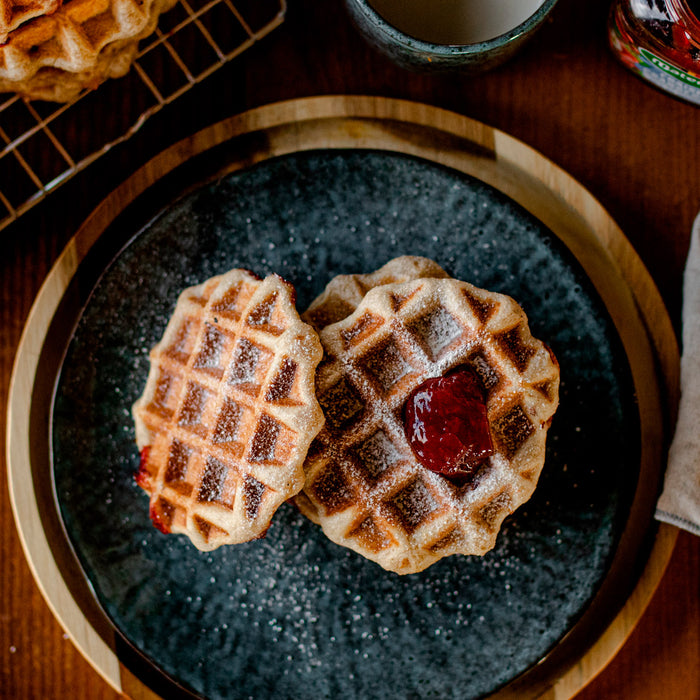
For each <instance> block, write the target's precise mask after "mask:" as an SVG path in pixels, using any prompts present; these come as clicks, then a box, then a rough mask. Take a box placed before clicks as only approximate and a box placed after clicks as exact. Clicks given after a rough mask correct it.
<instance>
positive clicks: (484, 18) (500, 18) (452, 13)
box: [368, 0, 544, 45]
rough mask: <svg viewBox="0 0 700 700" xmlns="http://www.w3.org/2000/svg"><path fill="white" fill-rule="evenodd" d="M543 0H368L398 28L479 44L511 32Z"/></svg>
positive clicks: (452, 41)
mask: <svg viewBox="0 0 700 700" xmlns="http://www.w3.org/2000/svg"><path fill="white" fill-rule="evenodd" d="M543 1H544V0H369V2H368V4H369V5H370V6H371V7H372V8H374V10H375V11H376V12H377V13H378V14H379V15H380V16H381V17H382V18H383V19H384V20H385V21H386V22H388V23H389V24H391V25H392V26H394V27H396V29H398V30H399V31H401V32H403V33H404V34H408V35H409V36H412V37H415V38H416V39H420V40H422V41H428V42H431V43H435V44H445V45H458V44H476V43H479V42H482V41H488V40H489V39H494V38H496V37H497V36H501V35H503V34H506V33H508V32H509V31H511V30H512V29H515V27H517V26H518V25H519V24H521V23H522V22H524V21H525V20H526V19H528V17H530V16H531V15H533V14H534V13H535V12H536V11H537V10H538V9H539V7H540V6H541V5H542V4H543Z"/></svg>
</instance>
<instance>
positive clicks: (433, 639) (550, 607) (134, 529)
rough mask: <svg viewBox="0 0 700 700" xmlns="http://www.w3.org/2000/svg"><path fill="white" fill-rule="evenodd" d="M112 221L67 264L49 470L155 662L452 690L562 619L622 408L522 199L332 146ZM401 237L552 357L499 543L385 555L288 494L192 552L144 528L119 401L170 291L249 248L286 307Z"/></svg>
mask: <svg viewBox="0 0 700 700" xmlns="http://www.w3.org/2000/svg"><path fill="white" fill-rule="evenodd" d="M137 220H138V217H136V218H135V219H134V221H137ZM132 223H133V222H132ZM142 224H143V222H141V225H142ZM120 225H121V228H120V229H119V231H118V232H117V233H114V235H113V236H112V238H111V239H109V240H110V242H109V244H108V245H107V244H105V245H106V247H105V246H104V245H103V247H102V249H101V251H99V254H98V253H95V255H94V256H93V257H90V256H88V258H86V260H85V261H84V263H83V266H90V265H92V266H93V268H92V269H93V272H92V273H91V274H92V277H93V278H94V279H93V282H95V281H96V280H97V278H98V276H99V280H98V281H97V282H96V284H95V286H94V289H93V290H92V293H91V295H90V297H89V300H88V303H87V305H86V307H85V308H84V310H83V312H82V315H81V316H80V318H79V321H78V323H77V326H76V328H75V332H74V334H73V336H72V339H71V340H70V344H69V346H68V348H67V352H66V355H65V358H64V362H63V366H62V370H61V373H60V376H59V379H58V382H57V387H56V393H55V400H54V405H53V415H52V440H53V473H54V479H55V491H56V498H57V501H58V504H59V508H60V514H61V517H62V520H63V523H64V526H65V529H66V531H67V533H68V537H69V539H70V541H71V543H72V545H73V548H74V550H75V552H76V554H77V556H78V558H79V560H80V562H81V564H82V567H83V569H84V571H85V575H86V576H87V578H88V580H89V582H90V584H91V585H92V587H93V589H94V592H95V595H96V597H97V600H98V601H99V603H100V604H101V606H102V607H103V609H104V610H105V611H106V613H107V615H108V616H109V618H110V619H111V621H112V622H113V624H114V626H115V627H116V629H117V630H118V631H119V633H120V634H121V635H123V637H124V639H125V640H127V641H128V642H129V643H130V644H131V645H133V647H134V648H135V649H137V650H138V652H139V653H140V654H142V655H143V656H145V657H146V658H147V659H148V660H149V661H150V664H151V665H152V667H153V668H154V669H157V673H160V674H162V675H163V676H164V677H168V678H170V679H172V680H174V681H175V682H176V683H177V684H178V685H179V686H181V687H182V688H184V689H186V690H188V691H190V692H192V693H195V694H197V695H201V696H206V697H208V698H231V697H235V698H267V697H271V696H272V695H273V694H274V696H275V697H280V698H309V697H317V698H336V697H351V698H390V697H397V698H399V697H400V698H414V697H415V698H426V697H441V698H451V697H454V698H457V697H459V698H472V697H479V696H482V695H485V694H489V693H492V692H493V691H495V690H497V689H499V688H502V687H504V686H506V685H507V684H509V683H511V682H512V681H513V680H514V679H515V678H517V677H518V676H520V675H521V674H523V673H525V672H527V671H528V669H531V668H533V667H534V666H535V665H536V664H537V663H538V662H539V661H540V660H541V659H543V658H544V657H546V656H547V655H548V654H549V653H550V651H551V650H552V649H554V648H556V647H557V645H558V644H559V643H560V642H561V640H562V639H563V638H565V637H566V636H567V635H568V634H569V633H570V632H571V630H572V629H574V628H575V627H576V626H577V625H578V624H579V621H580V620H581V619H582V617H583V616H585V613H586V611H587V610H588V608H589V605H590V603H591V601H592V599H593V597H594V596H595V594H596V592H597V591H598V590H599V588H600V587H601V584H602V582H603V581H604V580H605V578H606V576H607V574H608V572H609V568H610V565H611V561H612V560H613V557H614V555H615V551H616V546H617V544H618V542H619V540H620V537H621V533H622V530H623V528H624V524H625V522H626V519H627V515H628V513H629V508H630V503H631V501H632V498H633V496H634V490H635V488H636V483H637V477H638V473H639V452H640V425H639V415H638V411H637V408H636V403H635V397H634V392H633V388H632V379H631V373H630V368H629V366H628V363H627V359H626V355H625V353H624V350H623V348H622V345H621V342H620V339H619V338H618V336H617V334H616V331H615V328H614V326H613V324H612V322H611V321H610V319H609V317H608V314H607V312H606V310H605V308H604V306H603V304H602V302H601V301H600V299H599V297H598V296H597V293H596V291H595V289H594V288H593V286H592V285H591V284H590V283H589V281H588V279H587V277H586V276H585V274H584V273H583V271H582V269H581V268H580V267H579V265H578V263H577V262H576V261H575V259H574V258H573V256H572V255H571V254H570V253H569V251H568V250H567V249H566V248H565V247H564V246H563V245H562V244H561V243H560V242H559V240H558V239H557V238H556V237H555V236H554V235H553V234H551V233H550V232H549V231H548V230H547V229H546V228H545V227H544V226H543V225H542V224H541V223H540V222H538V221H537V220H535V219H533V218H532V217H531V216H530V215H529V214H528V213H527V212H525V211H524V210H523V209H522V208H520V207H519V206H518V205H517V204H515V203H514V202H513V201H511V200H510V199H508V198H506V197H505V196H504V195H502V194H501V193H499V192H498V191H496V190H494V189H493V188H491V187H489V186H487V185H484V184H483V183H481V182H479V181H477V180H474V179H472V178H470V177H468V176H466V175H464V174H461V173H458V172H456V171H451V170H448V169H445V168H443V167H440V166H437V165H435V164H432V163H430V162H428V161H424V160H419V159H415V158H412V157H407V156H402V155H395V154H391V153H386V152H384V153H379V152H371V151H359V150H351V151H316V152H310V153H303V154H293V155H289V156H284V157H280V158H277V159H272V160H268V161H265V162H263V163H262V164H260V165H257V166H254V167H251V168H248V169H246V170H243V171H239V172H236V173H233V174H230V175H228V176H226V177H224V178H222V179H220V180H218V181H217V182H216V183H214V184H209V185H205V186H202V187H201V188H199V189H197V190H195V191H194V192H192V193H190V194H188V195H186V196H185V197H184V198H182V199H180V200H178V201H177V202H175V203H174V204H172V205H170V206H168V207H167V208H166V209H165V210H164V211H162V212H161V213H160V214H159V215H157V216H156V217H155V218H152V219H150V220H149V221H148V223H146V224H145V225H143V226H142V228H140V230H138V231H137V229H136V228H134V229H130V228H129V226H130V225H131V224H130V223H129V221H128V220H127V222H126V223H125V222H124V221H122V222H121V224H120ZM117 245H118V246H119V249H118V250H117ZM403 254H413V255H425V256H428V257H432V258H434V259H435V260H436V261H437V262H439V263H440V264H441V265H442V266H443V267H444V268H445V269H447V270H448V271H449V272H450V273H451V274H452V275H453V276H455V277H457V278H460V279H464V280H468V281H470V282H472V283H474V284H476V285H479V286H483V287H485V288H488V289H491V290H494V291H498V292H505V293H507V294H510V295H512V296H513V297H515V298H516V299H517V300H518V301H519V302H520V303H521V304H522V306H523V307H524V309H525V311H526V312H527V314H528V316H529V319H530V323H531V328H532V330H533V333H534V334H535V335H536V336H537V337H539V338H541V339H543V340H545V341H546V342H547V343H548V344H549V345H550V346H551V347H552V348H553V350H554V352H555V353H556V355H557V357H558V359H559V362H560V365H561V368H562V384H561V406H560V409H559V411H558V413H557V414H556V416H555V419H554V423H553V425H552V428H551V431H550V436H549V441H548V448H547V461H546V466H545V469H544V471H543V474H542V478H541V479H540V484H539V486H538V488H537V491H536V492H535V495H534V497H533V498H532V500H531V501H530V502H528V503H527V504H525V505H524V506H523V507H522V508H520V509H519V510H518V511H517V512H516V513H515V514H514V515H513V516H511V517H510V518H508V519H507V520H506V522H505V524H504V526H503V529H502V531H501V534H500V536H499V539H498V543H497V546H496V548H495V549H494V550H493V551H492V552H490V553H489V554H487V555H486V556H484V557H482V558H468V557H451V558H448V559H444V560H442V561H440V562H439V563H437V564H435V565H434V566H432V567H430V568H429V569H428V570H426V571H425V572H423V573H421V574H416V575H412V576H405V577H398V576H396V575H395V574H392V573H388V572H385V571H383V570H382V569H381V568H379V567H378V566H377V565H376V564H373V563H371V562H369V561H366V560H364V559H362V558H361V557H359V556H358V555H357V554H355V553H354V552H351V551H349V550H346V549H343V548H340V547H338V546H336V545H334V544H333V543H331V542H330V541H328V540H327V539H326V538H325V537H324V536H323V534H322V533H321V531H320V529H319V528H317V527H316V526H314V525H312V524H311V523H310V522H308V521H307V520H305V519H304V517H303V516H301V515H300V514H299V513H298V512H297V511H295V510H294V509H293V508H292V507H291V506H287V505H285V506H283V507H282V508H281V510H280V511H279V512H278V514H277V515H276V517H275V519H274V521H273V525H272V527H271V529H270V531H269V533H268V536H267V538H266V539H264V540H261V541H256V542H252V543H249V544H245V545H239V546H235V547H225V548H222V549H219V550H216V551H214V552H211V553H202V552H199V551H197V550H196V549H195V548H194V547H193V546H192V545H190V544H189V543H188V541H187V540H185V539H184V538H182V537H177V536H165V535H162V534H161V533H160V532H158V531H156V530H155V529H154V528H153V526H152V525H151V523H150V521H149V518H148V501H147V497H146V495H145V494H144V493H143V492H142V491H141V490H140V489H139V488H138V487H137V486H136V484H135V483H134V478H133V477H134V473H135V471H136V469H137V466H138V459H139V458H138V454H137V450H136V446H135V444H134V429H133V425H132V421H131V417H130V407H131V404H132V403H133V402H134V401H135V399H136V398H137V397H138V396H139V394H140V393H141V391H142V389H143V386H144V383H145V379H146V375H147V372H148V350H149V349H150V347H151V346H152V345H153V344H155V343H156V342H157V341H158V339H159V338H160V336H161V334H162V332H163V329H164V327H165V324H166V321H167V319H168V317H169V315H170V313H171V311H172V309H173V307H174V304H175V301H176V298H177V295H178V293H179V291H180V290H181V289H182V288H184V287H186V286H188V285H192V284H197V283H199V282H201V281H203V280H204V279H206V278H208V277H210V276H212V275H215V274H219V273H221V272H224V271H226V270H228V269H230V268H233V267H246V268H249V269H252V270H254V271H255V272H257V273H258V274H260V275H265V274H266V273H269V272H273V271H274V272H278V273H280V274H281V275H282V276H284V277H285V278H286V279H288V280H289V281H291V282H292V283H293V284H294V285H295V286H296V288H297V292H298V304H299V307H300V308H304V307H305V306H306V305H307V304H308V303H309V302H310V301H311V300H312V299H313V298H314V297H315V296H316V294H318V293H319V292H320V291H321V290H322V289H323V287H324V286H325V285H326V283H327V282H328V281H329V280H330V279H331V278H332V277H333V276H334V275H336V274H338V273H348V272H360V271H365V272H368V271H371V270H374V269H376V268H377V267H379V266H380V265H382V264H383V263H385V262H386V261H387V260H389V259H391V258H393V257H395V256H397V255H403ZM108 260H109V262H108V263H107V261H108ZM88 277H89V276H88ZM160 687H161V688H162V687H164V686H162V685H161V686H160ZM169 687H170V690H173V688H174V686H169Z"/></svg>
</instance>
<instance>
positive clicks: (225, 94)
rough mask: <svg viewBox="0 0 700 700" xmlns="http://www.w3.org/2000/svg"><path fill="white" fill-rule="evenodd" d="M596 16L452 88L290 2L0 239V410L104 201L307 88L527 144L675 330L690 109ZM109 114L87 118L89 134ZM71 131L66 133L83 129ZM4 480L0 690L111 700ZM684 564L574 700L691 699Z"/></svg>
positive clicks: (691, 191) (689, 586)
mask: <svg viewBox="0 0 700 700" xmlns="http://www.w3.org/2000/svg"><path fill="white" fill-rule="evenodd" d="M606 13H607V2H598V1H596V2H590V3H578V2H576V1H575V0H561V1H560V3H559V5H558V7H557V10H556V11H555V13H554V16H553V18H552V20H551V21H550V22H549V23H548V25H547V26H546V27H545V28H544V29H543V31H542V32H541V33H540V34H539V35H538V36H537V37H536V39H535V41H534V42H533V44H532V45H531V46H530V47H528V49H527V50H526V51H525V52H524V53H523V54H521V55H520V56H519V57H518V58H517V59H516V60H515V61H513V62H511V63H510V64H508V65H507V66H505V67H503V68H502V69H499V70H498V71H496V72H493V73H491V74H489V75H484V76H480V77H477V78H465V77H460V76H425V75H415V74H412V73H408V72H406V71H403V70H401V69H399V68H396V67H394V66H393V65H392V64H390V63H389V62H388V61H387V60H386V59H384V58H383V57H380V56H378V55H377V54H375V53H374V52H373V51H372V50H371V49H369V48H368V47H366V46H365V44H364V42H363V41H362V40H361V39H360V38H359V37H358V35H357V34H356V32H355V31H354V29H353V27H352V26H351V25H350V23H349V21H348V20H347V18H346V16H345V14H344V11H343V8H342V5H341V3H340V2H338V1H336V0H332V1H331V0H329V1H328V2H313V1H312V0H308V1H306V2H302V1H295V0H291V2H290V7H289V11H288V16H287V19H286V21H285V23H284V24H283V26H282V27H281V28H280V29H278V30H276V31H275V33H273V34H272V35H271V36H270V37H268V39H266V40H265V42H264V43H261V44H260V45H259V46H256V47H254V48H253V49H252V50H251V51H249V52H247V53H246V54H244V55H243V56H241V57H240V58H239V59H237V60H236V61H235V62H234V63H233V64H232V65H230V66H229V67H227V68H225V69H223V70H222V71H220V72H219V73H218V74H216V75H215V76H213V77H212V78H211V79H210V80H209V81H207V82H205V83H204V84H203V85H201V86H200V87H198V88H196V89H194V90H193V91H192V92H191V93H190V94H189V95H187V96H186V97H185V98H183V102H182V103H176V104H175V105H173V106H171V107H170V108H169V109H168V110H164V111H163V112H162V113H161V114H159V115H157V117H155V118H154V119H153V120H151V121H150V122H148V123H147V124H146V125H145V126H144V127H143V129H142V130H141V131H140V132H139V133H138V134H136V136H134V137H133V138H132V139H131V140H130V141H129V142H128V143H127V144H125V145H124V146H123V147H119V148H117V149H115V150H114V151H113V152H110V153H109V154H108V155H107V156H105V157H104V158H103V159H102V160H100V161H99V162H98V163H96V164H94V165H93V166H91V167H90V169H88V170H87V171H86V172H85V173H82V174H81V175H79V176H78V177H77V178H75V179H74V180H73V181H71V182H70V183H69V184H68V185H66V186H64V187H63V188H61V189H60V190H59V191H58V192H57V193H55V194H54V195H52V196H51V197H49V198H48V199H47V200H46V201H45V202H44V203H42V204H41V205H40V206H39V207H38V208H37V209H35V210H34V211H32V212H30V213H29V214H27V215H25V216H24V217H23V218H22V219H20V220H19V221H18V222H16V223H15V224H13V225H12V226H11V227H9V228H8V229H7V230H6V231H4V232H2V233H0V236H1V237H2V239H3V240H2V243H3V246H2V248H0V251H1V252H0V290H1V292H0V293H1V294H2V305H0V328H1V329H2V335H1V336H0V377H1V380H0V402H1V403H2V405H3V406H4V404H5V402H6V400H7V390H8V383H9V375H10V371H11V363H12V358H13V356H14V352H15V349H16V347H17V344H18V342H19V337H20V333H21V329H22V326H23V324H24V321H25V319H26V317H27V315H28V312H29V308H30V306H31V302H32V300H33V298H34V296H35V295H36V293H37V291H38V288H39V286H40V284H41V282H42V280H43V279H44V278H45V276H46V275H47V273H48V270H49V269H50V266H51V265H52V263H53V262H54V261H55V260H56V259H57V257H58V255H59V253H60V252H61V250H62V249H63V247H64V245H65V243H66V242H67V241H68V240H69V238H70V237H71V236H72V234H73V233H75V231H76V230H77V228H78V226H79V225H80V223H81V222H82V221H83V220H84V219H85V218H86V217H87V216H88V214H89V213H90V211H91V210H92V209H93V208H94V207H95V206H96V205H97V204H98V203H99V202H100V201H101V200H102V199H103V198H104V197H105V196H106V195H107V194H109V192H111V191H112V190H113V189H114V188H115V187H117V186H118V185H119V184H120V183H121V182H122V181H123V180H124V179H125V178H126V177H127V176H128V175H129V174H130V173H131V172H132V171H133V170H135V169H136V168H138V167H139V166H141V165H142V164H143V163H144V162H145V161H146V160H147V159H148V158H150V157H152V156H153V155H155V154H156V153H158V152H159V151H160V150H162V149H163V148H165V147H166V146H168V145H169V144H171V143H173V142H175V141H177V140H179V139H180V138H182V137H184V136H187V135H188V134H190V133H192V132H194V131H195V130H197V129H199V128H201V127H202V126H205V125H207V124H210V123H213V122H216V121H219V120H220V119H222V118H223V117H227V116H229V115H231V114H234V113H237V112H240V111H242V110H244V109H247V108H249V107H254V106H257V105H261V104H266V103H269V102H274V101H278V100H281V99H290V98H295V97H301V96H307V95H314V94H328V93H350V94H352V93H356V94H358V93H363V94H376V95H385V96H393V97H402V98H408V99H413V100H418V101H422V102H427V103H430V104H434V105H437V106H440V107H445V108H447V109H451V110H454V111H456V112H459V113H462V114H465V115H468V116H470V117H473V118H475V119H478V120H480V121H483V122H485V123H487V124H490V125H492V126H495V127H497V128H499V129H502V130H504V131H506V132H508V133H510V134H512V135H513V136H515V137H517V138H519V139H521V140H523V141H525V142H526V143H528V144H530V145H531V146H533V147H534V148H536V149H538V150H539V151H541V152H542V153H543V154H544V155H545V156H547V157H548V158H551V159H552V160H553V161H554V162H556V163H557V164H558V165H560V166H561V167H563V168H564V169H565V170H567V171H568V172H569V173H570V174H571V175H573V176H574V177H575V178H576V179H578V180H579V181H580V182H582V183H583V184H584V185H585V186H586V187H587V188H588V189H589V190H590V191H591V192H592V193H593V194H594V196H595V197H597V198H598V199H599V200H600V201H601V202H602V204H603V205H604V206H605V207H606V208H607V209H608V211H609V212H610V213H611V214H612V216H613V217H614V219H615V220H616V221H617V222H618V224H619V225H620V226H621V228H622V229H623V231H625V233H626V234H627V236H628V238H629V240H630V242H631V243H632V245H633V246H634V248H635V249H636V250H637V252H638V253H639V255H640V256H641V258H642V260H643V261H644V263H645V264H646V265H647V267H648V269H649V270H650V272H651V274H652V277H653V278H654V280H655V281H656V283H657V285H658V286H659V289H660V291H661V293H662V296H663V298H664V300H665V301H666V304H667V306H668V309H669V312H670V314H671V318H672V320H673V322H674V324H675V327H676V330H678V329H679V328H680V290H681V275H682V269H683V264H684V260H685V255H686V252H687V247H688V239H689V232H690V225H691V222H692V219H693V217H694V215H695V213H696V212H697V210H698V209H700V187H698V185H699V184H700V163H699V159H698V157H697V154H698V153H700V111H699V110H698V109H696V108H693V107H691V106H688V105H684V104H682V103H680V102H676V101H675V100H673V99H671V98H669V97H666V96H665V95H663V94H661V93H659V92H656V91H655V90H653V89H652V88H649V87H647V86H646V85H645V84H643V83H641V82H640V81H638V80H637V79H635V78H634V77H632V76H631V75H629V74H628V73H626V72H625V71H624V70H623V69H622V68H620V67H619V66H618V65H617V64H616V63H615V62H614V61H613V60H612V58H611V57H610V55H609V53H608V51H607V49H606V46H605V33H604V24H605V17H606ZM125 99H128V96H126V97H125ZM109 118H110V115H109V114H103V115H96V120H95V125H94V126H95V128H99V124H100V123H101V121H103V120H109ZM75 128H76V138H77V136H78V134H79V130H80V129H81V128H85V125H79V124H76V125H75ZM1 176H2V174H1V171H0V177H1ZM4 433H5V431H4V429H3V430H2V432H1V433H0V435H2V437H0V441H2V445H0V447H2V450H1V454H2V455H3V457H2V458H3V459H4V453H5V449H4V437H5V435H4ZM5 479H6V476H5V469H4V463H3V468H2V470H0V480H2V482H3V483H2V494H1V495H0V504H1V506H2V507H1V508H0V519H1V520H0V525H1V526H2V532H3V535H2V538H0V543H1V544H0V562H1V565H0V567H1V568H0V571H1V573H0V576H1V577H2V578H1V580H2V584H1V586H0V622H1V624H0V655H1V658H2V663H1V664H0V669H1V670H0V696H2V697H8V698H34V697H36V698H45V697H57V698H63V697H66V698H68V697H90V698H103V697H106V698H112V697H115V696H116V693H114V691H112V690H111V689H110V688H109V686H107V684H106V683H105V682H104V681H103V680H102V679H101V678H100V676H98V675H97V674H96V673H95V671H94V670H93V669H92V668H91V667H90V666H89V665H88V664H87V662H85V661H84V659H83V658H82V657H81V656H80V654H79V653H78V652H77V651H76V649H75V648H74V647H73V646H72V644H71V643H70V641H69V640H68V639H66V638H65V636H64V634H63V632H62V630H61V629H60V627H59V625H58V624H57V623H56V621H55V620H54V618H53V616H52V614H51V612H50V610H49V609H48V607H47V606H46V604H45V603H44V601H43V599H42V597H41V595H40V593H39V591H38V588H37V587H36V585H35V583H34V581H33V579H32V576H31V573H30V571H29V568H28V566H27V564H26V562H25V560H24V557H23V554H22V550H21V547H20V544H19V539H18V537H17V535H16V532H15V529H14V523H13V520H12V514H11V511H10V506H9V500H8V498H7V489H6V484H5ZM699 558H700V557H699V546H698V539H697V538H693V537H691V536H690V535H687V534H685V533H681V535H680V536H679V539H678V543H677V546H676V549H675V552H674V554H673V557H672V559H671V563H670V566H669V568H668V571H667V573H666V575H665V576H664V578H663V580H662V582H661V585H660V586H659V588H658V590H657V592H656V594H655V595H654V598H653V599H652V602H651V604H650V606H649V608H648V610H647V612H646V613H645V615H644V616H643V617H642V619H641V621H640V623H639V624H638V626H637V628H636V630H635V631H634V633H633V634H632V636H631V637H630V639H629V640H628V641H627V643H626V644H625V645H624V646H623V648H622V650H621V651H620V653H619V654H618V655H617V657H616V658H615V659H614V660H613V661H612V663H611V664H610V665H609V666H608V667H607V668H606V669H605V671H603V672H602V673H601V674H600V675H599V676H598V677H597V678H596V679H595V680H594V681H593V682H592V683H591V684H590V685H589V686H588V687H587V688H586V689H584V690H583V691H581V692H580V693H579V695H578V696H577V697H578V698H598V697H615V698H618V697H619V698H642V699H650V698H690V699H692V698H698V697H700V691H699V688H700V671H699V664H698V658H700V639H699V629H700V610H699V603H698V589H699V586H700V584H699V581H700V578H699V577H700V574H699V572H698V568H699V567H698V560H699Z"/></svg>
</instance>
